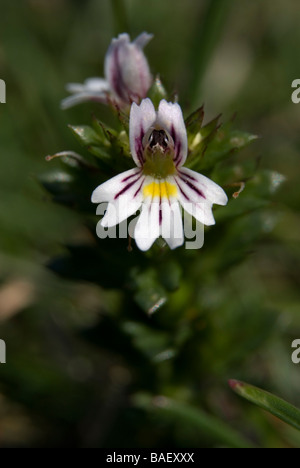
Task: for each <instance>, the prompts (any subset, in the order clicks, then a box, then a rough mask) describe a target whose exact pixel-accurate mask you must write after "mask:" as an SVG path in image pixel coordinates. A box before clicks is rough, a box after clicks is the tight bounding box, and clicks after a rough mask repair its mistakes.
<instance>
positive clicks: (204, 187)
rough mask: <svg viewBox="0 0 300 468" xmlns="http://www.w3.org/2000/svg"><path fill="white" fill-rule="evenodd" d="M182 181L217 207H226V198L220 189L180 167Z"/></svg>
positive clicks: (196, 174) (209, 180)
mask: <svg viewBox="0 0 300 468" xmlns="http://www.w3.org/2000/svg"><path fill="white" fill-rule="evenodd" d="M179 174H180V175H181V176H182V179H183V180H185V182H186V184H188V185H189V186H190V187H191V188H193V189H194V191H195V190H198V191H200V192H201V193H202V194H203V195H204V197H205V199H206V200H208V201H210V202H211V203H216V204H217V205H223V206H224V205H226V204H227V202H228V197H227V195H226V193H225V192H224V190H223V189H222V187H220V186H219V185H218V184H216V183H215V182H213V181H212V180H211V179H209V178H208V177H205V176H204V175H202V174H199V173H198V172H195V171H192V170H191V169H187V168H186V167H182V168H181V169H180V171H179Z"/></svg>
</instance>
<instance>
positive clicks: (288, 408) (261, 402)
mask: <svg viewBox="0 0 300 468" xmlns="http://www.w3.org/2000/svg"><path fill="white" fill-rule="evenodd" d="M229 385H230V387H231V388H232V389H233V390H234V391H235V392H236V393H237V394H238V395H240V396H241V397H243V398H245V399H246V400H248V401H250V402H251V403H254V404H255V405H257V406H259V407H260V408H263V409H264V410H266V411H268V412H269V413H271V414H273V415H274V416H277V418H279V419H281V420H282V421H284V422H286V423H287V424H290V425H291V426H293V427H295V428H296V429H299V430H300V410H299V409H298V408H296V407H295V406H292V405H291V404H290V403H287V402H286V401H284V400H282V399H281V398H279V397H277V396H275V395H273V394H272V393H269V392H266V391H265V390H261V389H260V388H257V387H254V386H253V385H250V384H247V383H245V382H240V381H238V380H229Z"/></svg>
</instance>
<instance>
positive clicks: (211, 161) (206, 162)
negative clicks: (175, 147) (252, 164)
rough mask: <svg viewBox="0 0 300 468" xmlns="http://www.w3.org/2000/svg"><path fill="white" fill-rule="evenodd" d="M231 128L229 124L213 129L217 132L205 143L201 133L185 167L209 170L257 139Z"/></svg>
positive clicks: (208, 137)
mask: <svg viewBox="0 0 300 468" xmlns="http://www.w3.org/2000/svg"><path fill="white" fill-rule="evenodd" d="M231 127H232V123H231V122H229V123H227V124H226V125H224V126H223V127H221V128H219V129H216V127H215V130H217V131H215V132H214V134H209V135H208V136H207V137H206V139H207V140H206V141H204V140H203V134H202V133H201V138H200V139H199V143H198V144H197V145H196V146H195V147H194V148H192V152H191V154H190V156H189V158H188V161H187V166H188V167H190V168H193V169H195V170H210V169H212V168H213V167H214V166H215V164H216V163H218V162H220V161H222V160H224V159H225V158H226V157H229V156H231V155H232V154H233V153H234V152H236V151H239V150H241V149H243V148H245V147H246V146H248V145H249V144H250V143H252V142H253V141H255V140H256V139H257V138H258V137H257V136H256V135H252V134H250V133H247V132H242V131H239V130H232V129H231ZM204 128H205V127H204ZM201 132H202V130H201ZM204 143H205V147H204ZM204 153H205V154H204Z"/></svg>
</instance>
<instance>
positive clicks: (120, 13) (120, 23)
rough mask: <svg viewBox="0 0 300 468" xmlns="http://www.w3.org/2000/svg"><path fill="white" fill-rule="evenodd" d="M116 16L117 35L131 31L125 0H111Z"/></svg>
mask: <svg viewBox="0 0 300 468" xmlns="http://www.w3.org/2000/svg"><path fill="white" fill-rule="evenodd" d="M111 4H112V11H113V16H114V24H115V34H116V35H117V34H120V33H124V32H128V33H129V32H130V31H129V21H128V15H127V10H126V6H125V1H124V0H111Z"/></svg>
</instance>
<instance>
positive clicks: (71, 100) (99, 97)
mask: <svg viewBox="0 0 300 468" xmlns="http://www.w3.org/2000/svg"><path fill="white" fill-rule="evenodd" d="M89 101H94V102H100V103H101V104H106V103H107V96H106V94H105V93H103V94H95V93H88V92H83V93H78V94H74V95H73V96H69V97H67V98H65V99H63V100H62V101H61V103H60V107H61V109H68V108H69V107H73V106H76V105H77V104H82V103H83V102H89Z"/></svg>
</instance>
